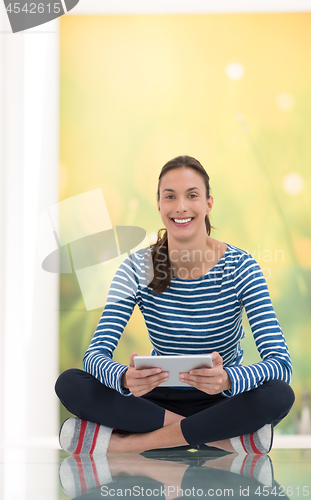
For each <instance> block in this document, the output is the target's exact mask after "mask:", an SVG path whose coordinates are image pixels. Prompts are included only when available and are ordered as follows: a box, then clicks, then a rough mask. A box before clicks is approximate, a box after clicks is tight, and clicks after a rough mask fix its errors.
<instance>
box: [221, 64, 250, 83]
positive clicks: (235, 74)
mask: <svg viewBox="0 0 311 500" xmlns="http://www.w3.org/2000/svg"><path fill="white" fill-rule="evenodd" d="M225 73H226V75H227V77H228V78H230V80H240V78H242V76H244V73H245V70H244V66H242V64H240V63H236V62H233V63H230V64H228V65H227V66H226V69H225Z"/></svg>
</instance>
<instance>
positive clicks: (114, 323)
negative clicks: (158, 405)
mask: <svg viewBox="0 0 311 500" xmlns="http://www.w3.org/2000/svg"><path fill="white" fill-rule="evenodd" d="M138 282H139V280H138V276H137V267H136V266H135V264H134V262H133V260H132V259H131V257H128V258H127V259H125V261H124V262H122V264H121V265H120V267H119V268H118V270H117V272H116V274H115V276H114V278H113V280H112V282H111V285H110V288H109V293H108V297H107V301H106V304H105V307H104V310H103V313H102V315H101V318H100V320H99V323H98V326H97V328H96V330H95V333H94V335H93V338H92V341H91V343H90V346H89V348H88V350H87V351H86V353H85V355H84V358H83V366H84V370H85V371H86V372H88V373H90V374H91V375H93V376H94V377H95V378H97V379H98V380H99V381H100V382H101V383H102V384H104V385H105V386H107V387H110V388H112V389H115V390H117V391H119V392H120V393H121V394H124V395H128V394H130V392H129V391H127V392H124V391H123V390H122V388H121V377H122V375H123V373H124V372H125V371H126V370H127V368H128V367H127V366H125V365H122V364H120V363H116V362H115V361H113V360H112V355H113V351H114V350H115V348H116V347H117V345H118V342H119V340H120V337H121V335H122V333H123V331H124V328H125V327H126V325H127V323H128V321H129V319H130V317H131V315H132V312H133V309H134V307H135V305H136V303H137V297H136V294H137V289H138Z"/></svg>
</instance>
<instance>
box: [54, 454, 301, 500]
mask: <svg viewBox="0 0 311 500" xmlns="http://www.w3.org/2000/svg"><path fill="white" fill-rule="evenodd" d="M59 478H60V483H61V487H62V490H63V492H64V493H65V495H66V496H67V497H70V498H75V499H79V500H80V499H81V500H82V499H85V500H86V499H89V500H91V499H100V498H105V497H106V498H112V497H121V498H124V497H126V498H129V497H131V498H132V497H134V498H165V499H167V500H173V499H174V498H183V497H187V498H191V499H194V498H202V497H207V498H209V497H215V498H223V497H224V498H239V499H242V498H244V497H246V498H249V499H250V498H251V499H257V500H258V499H259V498H260V497H268V498H274V499H275V498H278V497H282V498H283V499H286V498H288V496H287V495H286V491H285V488H284V487H282V486H281V485H280V484H278V483H277V482H276V480H275V479H274V472H273V464H272V461H271V458H270V457H269V456H268V455H238V454H232V453H230V454H229V453H226V452H221V451H220V450H216V449H211V448H208V447H206V448H204V449H199V450H189V449H185V448H178V449H176V448H175V449H171V450H154V451H150V452H146V453H143V454H140V455H139V454H137V455H136V454H129V455H119V454H118V455H117V454H116V455H113V454H111V455H108V456H104V457H100V456H98V457H97V456H93V457H91V456H87V455H80V456H68V457H67V458H65V459H64V460H63V461H62V462H61V464H60V468H59ZM301 496H302V495H301Z"/></svg>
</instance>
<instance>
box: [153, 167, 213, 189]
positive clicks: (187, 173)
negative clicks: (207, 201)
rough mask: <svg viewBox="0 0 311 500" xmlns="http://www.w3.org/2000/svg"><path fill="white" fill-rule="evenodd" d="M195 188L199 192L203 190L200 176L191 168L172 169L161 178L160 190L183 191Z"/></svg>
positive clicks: (203, 184) (202, 181) (203, 186)
mask: <svg viewBox="0 0 311 500" xmlns="http://www.w3.org/2000/svg"><path fill="white" fill-rule="evenodd" d="M190 184H191V186H190ZM195 187H196V188H197V189H199V190H201V189H203V188H205V183H204V180H203V179H202V176H201V175H200V174H199V173H198V172H196V171H195V170H194V169H193V168H186V167H181V168H174V169H172V170H169V171H168V172H166V173H165V174H164V175H163V177H162V178H161V182H160V188H161V190H164V189H165V188H170V189H174V190H175V189H176V190H177V189H183V188H187V189H189V188H195Z"/></svg>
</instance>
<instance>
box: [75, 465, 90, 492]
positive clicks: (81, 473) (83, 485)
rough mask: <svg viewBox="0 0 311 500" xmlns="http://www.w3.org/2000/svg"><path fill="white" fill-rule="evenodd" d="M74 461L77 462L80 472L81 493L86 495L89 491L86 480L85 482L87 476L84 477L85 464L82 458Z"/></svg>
mask: <svg viewBox="0 0 311 500" xmlns="http://www.w3.org/2000/svg"><path fill="white" fill-rule="evenodd" d="M74 459H75V461H76V464H77V467H78V471H79V479H80V486H81V493H84V492H85V491H86V490H87V485H86V480H85V476H84V470H83V463H82V460H81V457H80V456H78V457H74Z"/></svg>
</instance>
